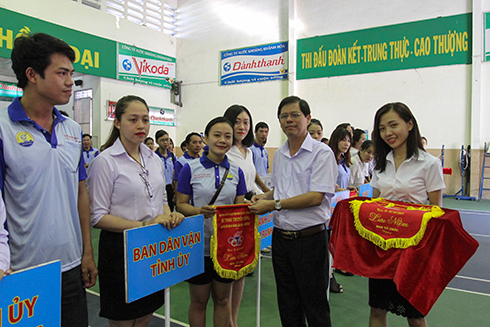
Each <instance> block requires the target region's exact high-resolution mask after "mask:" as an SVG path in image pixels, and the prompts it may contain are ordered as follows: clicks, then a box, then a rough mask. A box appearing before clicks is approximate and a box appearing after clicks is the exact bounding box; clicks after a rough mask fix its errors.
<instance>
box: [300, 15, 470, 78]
mask: <svg viewBox="0 0 490 327" xmlns="http://www.w3.org/2000/svg"><path fill="white" fill-rule="evenodd" d="M471 31H472V19H471V13H469V14H461V15H455V16H449V17H439V18H435V19H429V20H423V21H416V22H411V23H405V24H398V25H389V26H383V27H376V28H370V29H365V30H359V31H352V32H346V33H339V34H331V35H323V36H317V37H312V38H306V39H300V40H298V55H297V79H298V80H301V79H309V78H320V77H330V76H342V75H353V74H364V73H374V72H383V71H392V70H401V69H412V68H421V67H433V66H442V65H457V64H470V63H471V49H472V45H471V42H472V32H471Z"/></svg>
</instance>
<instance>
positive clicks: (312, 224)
mask: <svg viewBox="0 0 490 327" xmlns="http://www.w3.org/2000/svg"><path fill="white" fill-rule="evenodd" d="M277 117H278V118H279V122H280V124H281V128H282V130H283V132H284V134H286V136H287V141H286V143H284V144H283V145H282V146H281V147H280V148H279V149H278V150H277V151H276V153H275V154H274V162H273V165H272V181H273V183H274V185H275V188H274V189H273V190H272V191H269V192H267V193H265V194H261V195H255V196H254V197H253V198H252V202H254V203H253V204H252V205H251V206H250V211H251V212H253V213H256V214H263V213H266V212H270V211H274V231H273V233H272V248H273V249H274V251H272V266H273V268H274V276H275V279H276V286H277V302H278V306H279V314H280V316H281V323H282V325H283V326H291V327H296V326H306V322H305V320H306V321H308V326H325V327H330V326H331V322H330V307H329V304H328V299H327V286H328V282H329V263H328V261H329V260H328V257H329V254H328V246H327V245H328V234H327V230H326V227H327V223H328V219H329V218H328V216H329V215H328V212H329V210H330V203H331V200H332V197H333V196H334V194H335V183H336V181H337V174H338V170H337V162H336V160H335V156H334V154H333V151H332V150H331V149H330V148H329V147H328V146H327V145H326V144H324V143H321V142H316V141H315V140H313V139H312V138H311V136H310V134H309V133H308V130H307V128H308V124H309V123H310V121H311V112H310V107H309V106H308V103H307V102H306V101H305V100H303V99H300V98H298V97H296V96H290V97H287V98H284V99H283V100H282V101H281V103H280V104H279V109H278V113H277Z"/></svg>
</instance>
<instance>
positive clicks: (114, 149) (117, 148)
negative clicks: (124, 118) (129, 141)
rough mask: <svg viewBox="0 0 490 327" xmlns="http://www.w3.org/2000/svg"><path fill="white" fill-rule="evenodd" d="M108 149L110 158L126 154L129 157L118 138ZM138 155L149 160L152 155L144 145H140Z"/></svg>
mask: <svg viewBox="0 0 490 327" xmlns="http://www.w3.org/2000/svg"><path fill="white" fill-rule="evenodd" d="M110 148H111V155H112V156H119V155H121V154H126V155H127V156H128V157H129V155H128V154H127V152H126V149H125V148H124V145H123V144H122V142H121V139H120V138H119V137H118V138H117V140H116V141H114V144H113V145H112V146H111V147H110ZM140 155H142V156H143V157H144V158H150V157H151V156H152V155H153V151H151V150H150V149H149V148H148V147H147V146H146V145H144V144H143V143H141V144H140Z"/></svg>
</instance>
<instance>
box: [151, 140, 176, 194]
mask: <svg viewBox="0 0 490 327" xmlns="http://www.w3.org/2000/svg"><path fill="white" fill-rule="evenodd" d="M155 153H156V154H157V156H159V157H160V159H162V162H163V164H164V165H165V181H166V183H167V185H169V184H172V181H173V180H174V158H173V156H172V152H170V151H168V150H167V156H166V157H164V156H163V154H161V153H160V151H158V149H156V150H155Z"/></svg>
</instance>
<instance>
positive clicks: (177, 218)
mask: <svg viewBox="0 0 490 327" xmlns="http://www.w3.org/2000/svg"><path fill="white" fill-rule="evenodd" d="M170 217H172V228H175V227H177V226H179V225H180V223H181V222H183V221H184V215H183V214H181V213H180V212H176V211H174V212H172V213H171V214H170Z"/></svg>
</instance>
